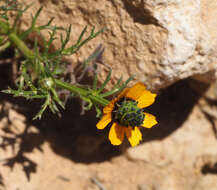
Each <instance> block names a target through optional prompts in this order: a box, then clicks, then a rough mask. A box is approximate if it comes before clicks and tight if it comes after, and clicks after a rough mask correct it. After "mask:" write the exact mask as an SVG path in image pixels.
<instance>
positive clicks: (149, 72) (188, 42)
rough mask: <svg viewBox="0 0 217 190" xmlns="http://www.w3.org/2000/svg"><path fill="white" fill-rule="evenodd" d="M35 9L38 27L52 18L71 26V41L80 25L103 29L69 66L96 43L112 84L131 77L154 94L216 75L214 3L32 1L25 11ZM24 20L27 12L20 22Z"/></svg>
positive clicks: (170, 0)
mask: <svg viewBox="0 0 217 190" xmlns="http://www.w3.org/2000/svg"><path fill="white" fill-rule="evenodd" d="M39 6H43V7H44V10H43V12H42V15H41V17H40V22H41V23H46V22H47V20H48V19H49V18H51V17H55V18H56V19H55V23H57V24H58V25H63V26H65V27H66V26H68V25H69V24H71V25H72V26H73V28H72V30H73V32H72V41H74V40H75V39H76V37H77V36H78V35H79V33H80V32H81V30H82V28H83V27H84V26H85V25H88V26H95V27H96V28H97V29H100V28H102V27H104V26H106V27H107V28H108V30H107V31H106V32H105V33H104V34H102V35H101V36H99V37H98V38H97V39H95V40H93V41H92V42H90V43H89V44H87V45H86V46H85V47H84V48H82V49H81V51H80V52H79V53H77V55H76V56H75V57H73V58H72V60H73V61H72V62H73V63H75V62H76V61H77V60H82V59H83V58H85V57H87V55H88V54H89V53H91V51H92V50H93V49H94V48H95V47H96V46H97V45H98V44H99V43H102V44H103V45H104V46H105V48H106V50H105V54H104V56H105V63H106V64H108V65H110V66H111V67H112V68H113V71H114V72H113V80H114V81H115V80H116V79H117V78H119V77H120V76H121V75H122V76H123V77H124V78H125V79H126V78H127V77H129V76H130V75H133V74H136V78H137V80H141V81H143V82H144V83H146V84H147V86H148V87H149V88H151V89H155V90H157V89H159V88H162V87H165V86H168V85H170V84H171V83H173V82H176V81H178V80H180V79H184V78H187V77H191V76H194V75H199V76H197V78H200V79H202V80H204V79H206V80H208V81H210V80H212V79H213V78H215V77H216V76H215V72H216V65H217V64H216V63H217V52H216V51H217V50H216V49H217V48H216V47H217V40H216V39H217V20H216V19H215V17H216V10H217V1H212V0H208V1H207V0H196V1H189V0H157V1H156V0H147V1H143V0H122V1H121V0H117V1H108V0H95V1H94V2H93V1H92V0H86V1H83V0H79V1H68V0H63V1H35V4H34V6H33V7H32V8H30V10H29V11H30V12H36V10H37V9H38V8H39ZM29 21H30V16H29V13H27V14H26V16H25V17H24V23H25V24H26V25H28V23H29ZM57 45H58V44H57ZM102 70H103V71H104V69H102ZM207 73H208V74H207ZM210 73H211V74H210ZM104 75H105V73H104V72H102V76H101V77H102V78H103V76H104ZM201 76H203V77H201ZM204 76H205V77H204Z"/></svg>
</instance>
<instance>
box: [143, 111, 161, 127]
mask: <svg viewBox="0 0 217 190" xmlns="http://www.w3.org/2000/svg"><path fill="white" fill-rule="evenodd" d="M156 124H157V120H156V117H155V116H153V115H151V114H150V113H145V119H144V121H143V124H142V125H141V126H142V127H146V128H151V127H153V126H154V125H156Z"/></svg>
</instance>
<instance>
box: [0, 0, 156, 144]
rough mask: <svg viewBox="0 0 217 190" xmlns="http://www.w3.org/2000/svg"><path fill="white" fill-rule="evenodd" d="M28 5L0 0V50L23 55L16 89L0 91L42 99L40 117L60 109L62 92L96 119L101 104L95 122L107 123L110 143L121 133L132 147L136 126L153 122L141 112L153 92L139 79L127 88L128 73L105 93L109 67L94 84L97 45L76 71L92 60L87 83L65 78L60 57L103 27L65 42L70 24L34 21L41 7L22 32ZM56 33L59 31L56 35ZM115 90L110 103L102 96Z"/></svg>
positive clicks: (137, 133)
mask: <svg viewBox="0 0 217 190" xmlns="http://www.w3.org/2000/svg"><path fill="white" fill-rule="evenodd" d="M29 7H31V4H30V5H27V6H24V5H22V4H19V3H18V2H17V1H16V0H3V1H2V2H1V4H0V53H1V52H4V51H5V50H6V49H7V48H9V47H14V48H15V52H16V54H18V55H20V56H22V57H23V59H22V61H21V63H20V66H19V75H18V77H17V78H16V80H15V86H16V87H15V88H13V89H12V88H10V87H9V88H8V89H6V90H3V92H4V93H8V94H12V95H14V96H19V97H24V98H26V99H42V100H43V101H44V103H43V104H42V105H41V109H40V110H39V111H38V113H37V114H36V115H35V117H34V119H40V118H41V117H42V115H43V113H44V111H45V110H46V109H47V108H49V109H50V110H51V111H52V112H53V113H59V112H60V110H59V108H64V102H63V100H61V98H60V93H61V91H63V90H67V91H68V92H69V96H70V97H75V96H76V97H80V98H81V99H82V100H84V101H85V102H86V103H87V104H86V106H85V108H84V109H85V110H90V109H91V108H92V107H93V106H94V107H95V109H96V113H97V115H96V116H97V117H98V116H101V115H102V113H101V108H102V107H104V109H103V116H102V118H101V120H100V121H99V122H98V124H97V128H98V129H103V128H105V127H106V126H108V125H109V124H110V123H112V126H111V129H110V133H109V140H110V141H111V143H112V144H113V145H119V144H121V142H122V141H123V138H124V134H126V136H127V138H128V140H129V142H130V143H131V145H132V146H135V145H137V144H138V143H139V141H140V140H141V139H142V136H141V133H140V130H139V127H146V128H150V127H152V126H153V125H155V124H156V123H157V121H156V119H155V117H154V116H152V115H151V114H148V113H144V109H143V108H144V107H147V106H149V105H151V104H152V103H153V102H154V100H155V96H156V95H155V94H152V93H151V92H149V91H148V90H146V89H145V86H144V85H143V84H142V83H137V84H136V85H134V86H133V87H132V88H126V86H127V84H128V83H129V82H130V81H131V80H132V79H133V77H130V78H129V79H128V80H127V81H125V82H123V81H122V78H120V79H119V80H118V81H117V83H116V84H115V85H114V87H113V88H112V89H111V90H110V91H108V92H105V91H104V88H105V86H106V84H107V83H108V82H109V81H110V78H111V69H109V72H108V75H107V77H106V79H105V81H104V82H103V84H102V85H101V86H100V87H98V85H97V79H98V65H97V61H96V60H97V59H99V57H100V56H101V55H102V52H103V49H102V48H101V46H99V47H98V48H96V50H95V51H94V52H93V54H91V55H90V56H89V57H88V58H87V59H86V60H85V61H83V62H82V63H80V65H78V71H79V72H80V74H81V75H83V74H85V71H86V70H87V68H88V67H89V65H90V63H92V68H93V71H94V77H93V85H92V86H88V85H87V86H84V85H81V84H79V82H78V80H75V81H74V82H73V83H72V82H71V81H67V80H65V78H66V77H65V75H66V74H65V70H66V68H67V63H66V62H65V61H64V58H65V57H67V56H70V55H72V54H74V53H76V52H77V51H78V50H79V49H80V48H81V47H82V46H84V45H85V44H86V43H87V42H89V41H90V40H92V39H94V38H95V37H97V36H98V35H99V34H101V33H102V32H103V31H104V30H105V29H104V28H103V29H101V30H99V31H97V32H95V28H92V30H91V31H90V32H88V31H87V27H84V29H83V31H82V32H81V34H80V36H79V37H78V39H77V41H76V43H75V44H73V45H71V46H69V45H68V44H69V41H70V34H71V26H69V27H68V28H63V27H59V26H55V25H53V19H54V18H51V19H50V20H49V21H48V22H47V24H45V25H38V23H37V20H38V17H39V16H40V13H41V11H42V8H40V9H39V10H38V11H37V12H36V14H35V15H34V16H32V22H31V25H30V27H29V28H28V29H26V30H25V31H21V30H20V21H21V20H20V19H21V17H22V15H23V13H24V12H25V11H26V10H27V9H28V8H29ZM10 12H13V13H15V15H16V17H15V19H14V20H13V22H11V21H9V20H10V19H9V16H8V15H9V13H10ZM42 31H47V32H48V34H49V37H48V38H45V37H44V36H43V35H42ZM33 33H34V34H37V38H35V39H34V41H33V43H32V45H31V46H29V45H27V43H28V40H29V36H30V35H31V34H33ZM57 33H61V34H60V35H59V36H58V35H57ZM87 33H88V35H87ZM85 36H87V37H85ZM38 39H42V42H43V44H42V45H41V44H40V45H39V42H38ZM55 40H60V43H61V45H60V47H59V48H56V49H53V48H52V47H53V42H54V41H55ZM119 92H120V94H119V95H118V97H117V98H115V99H113V100H112V101H110V102H109V101H108V100H107V99H106V98H107V97H108V96H111V95H113V94H115V93H119Z"/></svg>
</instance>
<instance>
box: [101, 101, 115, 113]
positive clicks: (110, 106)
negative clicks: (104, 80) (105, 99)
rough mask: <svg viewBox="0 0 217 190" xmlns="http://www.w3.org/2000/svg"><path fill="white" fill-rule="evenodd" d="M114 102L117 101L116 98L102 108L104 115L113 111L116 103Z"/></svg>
mask: <svg viewBox="0 0 217 190" xmlns="http://www.w3.org/2000/svg"><path fill="white" fill-rule="evenodd" d="M116 101H117V100H116V98H115V99H113V100H111V101H110V102H109V104H108V105H107V106H105V107H104V109H103V113H105V114H108V113H111V112H112V111H113V109H114V105H115V102H116Z"/></svg>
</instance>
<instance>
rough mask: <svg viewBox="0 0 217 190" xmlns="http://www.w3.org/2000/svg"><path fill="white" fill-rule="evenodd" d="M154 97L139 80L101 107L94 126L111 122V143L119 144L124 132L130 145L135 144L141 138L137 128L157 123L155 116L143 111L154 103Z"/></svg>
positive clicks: (104, 125)
mask: <svg viewBox="0 0 217 190" xmlns="http://www.w3.org/2000/svg"><path fill="white" fill-rule="evenodd" d="M155 97H156V94H153V93H151V92H150V91H148V90H146V88H145V86H144V85H143V84H142V83H141V82H138V83H136V84H135V85H134V86H132V87H131V88H126V89H124V90H123V91H122V92H121V93H120V94H119V96H118V97H117V98H115V99H113V100H111V101H110V103H109V104H108V105H107V106H106V107H105V108H104V109H103V116H102V118H101V120H100V121H99V122H98V123H97V125H96V127H97V128H98V129H104V128H105V127H106V126H108V125H109V124H110V123H112V126H111V128H110V131H109V140H110V142H111V144H113V145H120V144H121V143H122V142H123V139H124V136H125V134H126V136H127V138H128V140H129V142H130V144H131V146H136V145H137V144H139V142H140V141H141V140H142V134H141V132H140V129H139V128H140V127H146V128H151V127H152V126H154V125H156V124H157V121H156V118H155V116H153V115H151V114H149V113H146V112H144V111H143V109H144V108H145V107H148V106H150V105H151V104H153V103H154V101H155Z"/></svg>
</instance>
